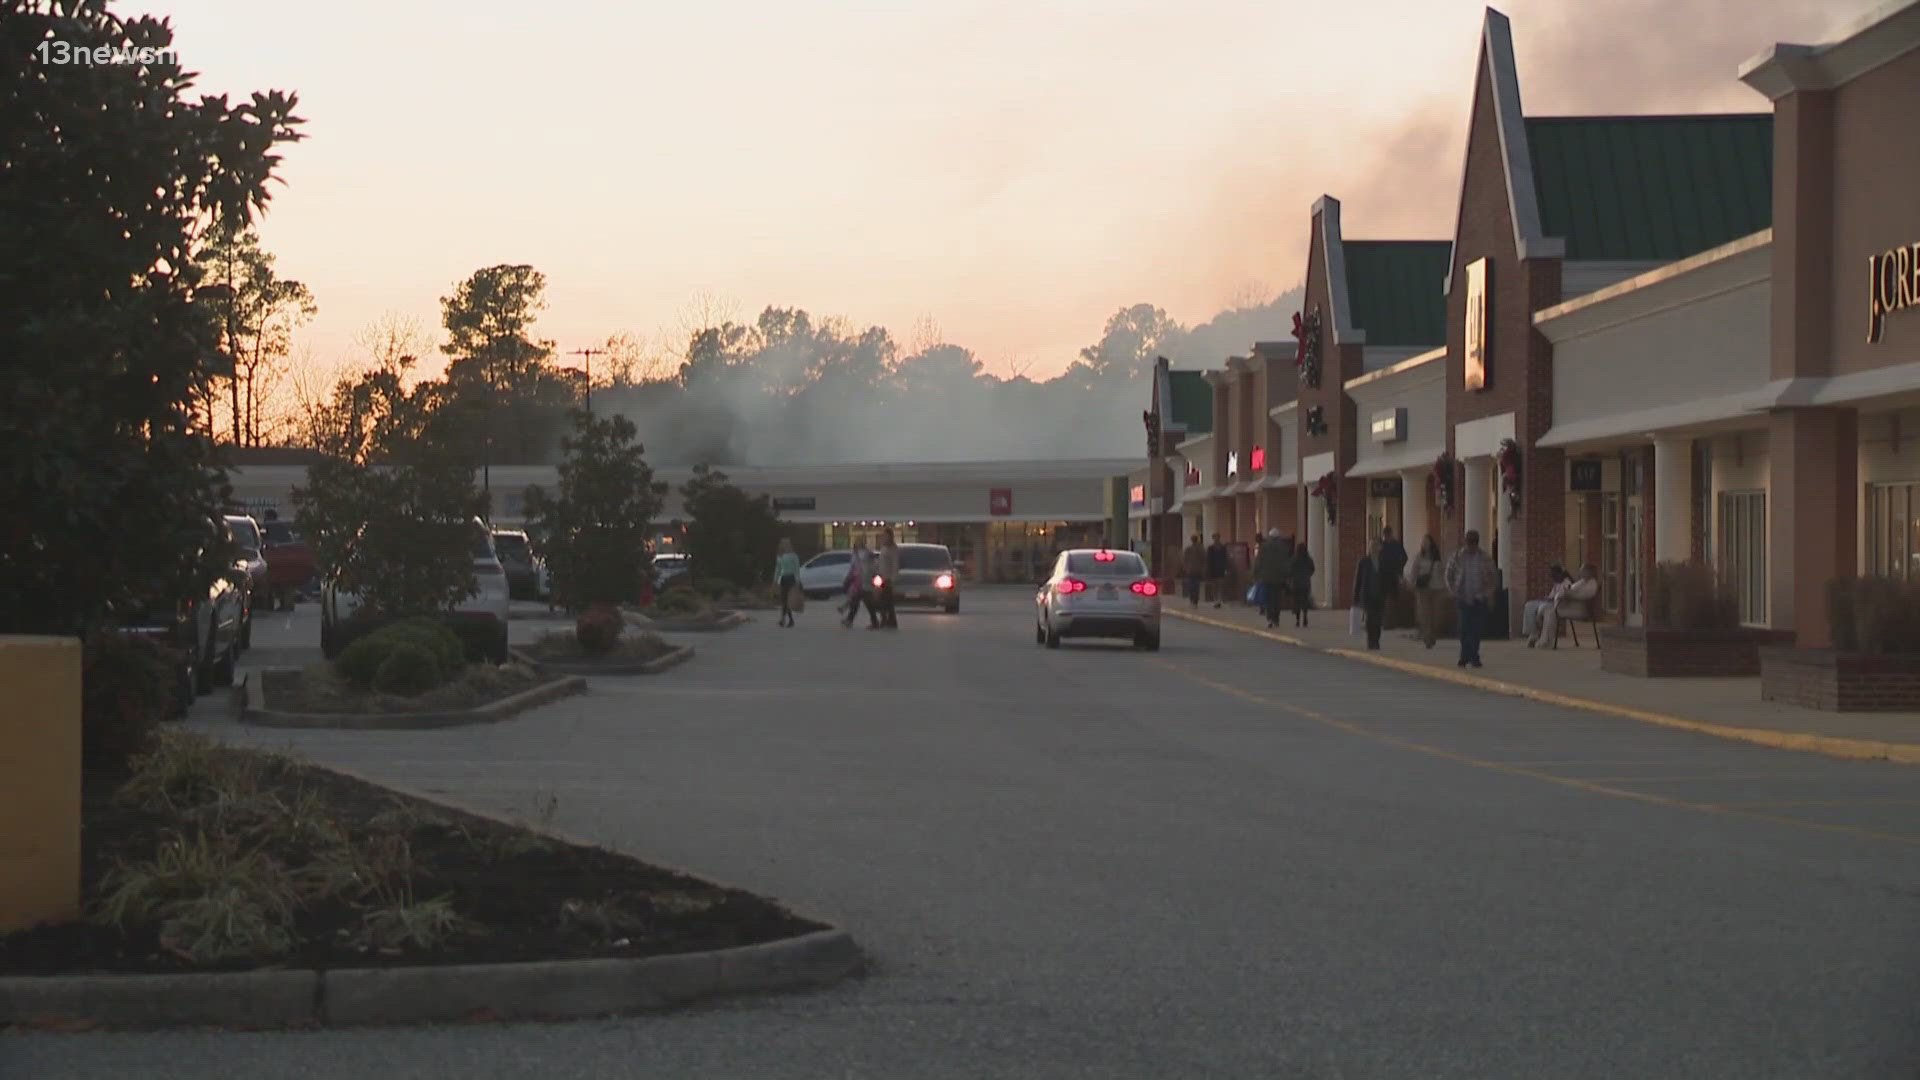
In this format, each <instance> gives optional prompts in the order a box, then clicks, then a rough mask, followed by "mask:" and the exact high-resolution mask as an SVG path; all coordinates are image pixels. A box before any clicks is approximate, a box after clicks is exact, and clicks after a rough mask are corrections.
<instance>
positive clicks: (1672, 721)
mask: <svg viewBox="0 0 1920 1080" xmlns="http://www.w3.org/2000/svg"><path fill="white" fill-rule="evenodd" d="M1163 614H1166V615H1171V616H1173V617H1174V618H1176V619H1184V620H1186V621H1187V622H1192V623H1199V624H1201V625H1203V626H1211V627H1215V628H1217V629H1221V630H1232V631H1235V632H1236V633H1241V634H1248V635H1251V636H1253V637H1259V638H1266V639H1267V640H1269V641H1277V642H1280V643H1281V644H1283V645H1291V646H1293V647H1294V648H1297V649H1305V650H1307V651H1308V652H1317V653H1321V654H1324V655H1326V656H1338V657H1341V658H1343V659H1347V660H1359V661H1362V662H1363V663H1368V664H1373V665H1375V666H1377V667H1385V668H1392V669H1394V670H1395V671H1403V672H1406V673H1407V674H1409V675H1419V676H1421V677H1423V678H1428V679H1437V680H1439V681H1440V682H1449V683H1454V684H1456V685H1459V686H1470V687H1473V688H1474V689H1476V690H1486V691H1490V692H1492V693H1496V694H1506V695H1508V696H1510V697H1522V698H1529V699H1532V700H1534V701H1539V702H1544V703H1546V704H1548V705H1558V706H1560V707H1562V708H1568V709H1583V710H1585V711H1587V712H1596V713H1604V714H1606V715H1608V716H1620V717H1625V718H1626V719H1629V720H1638V721H1640V722H1641V723H1645V724H1655V725H1658V726H1660V727H1667V728H1676V729H1679V730H1681V731H1692V732H1697V733H1699V734H1702V735H1712V736H1715V737H1717V738H1722V739H1731V740H1734V741H1736V742H1745V743H1754V744H1756V745H1759V746H1769V747H1773V748H1774V749H1776V750H1799V751H1802V752H1806V753H1815V754H1825V755H1827V756H1828V757H1837V758H1847V759H1850V760H1855V761H1891V762H1894V763H1896V764H1900V765H1920V745H1916V744H1912V743H1888V742H1876V741H1874V740H1871V739H1850V738H1846V737H1844V736H1839V735H1815V734H1812V733H1810V732H1804V731H1772V730H1768V729H1766V728H1743V727H1736V726H1733V725H1731V724H1715V723H1712V722H1710V721H1706V720H1689V719H1687V718H1686V717H1684V716H1670V715H1668V714H1666V713H1658V712H1653V711H1651V710H1647V709H1636V708H1634V707H1633V706H1631V705H1616V704H1613V703H1611V702H1606V701H1594V700H1593V699H1591V698H1582V697H1575V696H1573V695H1571V694H1561V693H1557V692H1555V691H1552V690H1540V689H1536V688H1534V687H1531V686H1521V685H1519V684H1517V683H1509V682H1502V681H1500V680H1499V679H1491V678H1488V677H1486V676H1484V675H1470V674H1468V673H1466V672H1464V671H1448V670H1446V669H1444V668H1435V667H1429V666H1428V665H1426V664H1416V663H1413V662H1411V661H1408V660H1398V659H1395V658H1393V657H1390V656H1380V655H1378V654H1375V653H1372V652H1367V651H1362V650H1359V649H1330V648H1327V647H1325V646H1322V645H1314V644H1310V643H1308V642H1306V641H1303V640H1301V639H1300V638H1297V637H1293V636H1291V635H1288V634H1280V633H1275V632H1273V631H1271V630H1262V629H1260V628H1259V627H1254V626H1242V625H1240V624H1238V623H1232V622H1228V621H1226V620H1224V619H1215V618H1210V617H1208V616H1205V615H1194V614H1190V613H1188V612H1184V611H1174V610H1171V609H1169V610H1167V611H1165V612H1163Z"/></svg>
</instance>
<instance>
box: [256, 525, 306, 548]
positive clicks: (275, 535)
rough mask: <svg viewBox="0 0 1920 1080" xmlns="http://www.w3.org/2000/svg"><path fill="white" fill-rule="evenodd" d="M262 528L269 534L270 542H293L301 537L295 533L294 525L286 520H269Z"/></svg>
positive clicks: (268, 539) (268, 540)
mask: <svg viewBox="0 0 1920 1080" xmlns="http://www.w3.org/2000/svg"><path fill="white" fill-rule="evenodd" d="M261 529H262V531H264V532H265V533H266V534H267V543H269V544H291V543H295V542H296V541H298V540H299V539H300V538H299V537H298V536H295V535H294V532H293V526H291V525H289V524H287V523H286V522H284V521H269V522H267V523H266V524H265V525H262V526H261Z"/></svg>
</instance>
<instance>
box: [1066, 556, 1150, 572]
mask: <svg viewBox="0 0 1920 1080" xmlns="http://www.w3.org/2000/svg"><path fill="white" fill-rule="evenodd" d="M1146 572H1147V564H1146V563H1145V562H1144V561H1142V560H1141V558H1140V556H1138V555H1135V554H1134V553H1133V552H1131V551H1080V552H1075V553H1073V554H1071V555H1068V556H1067V573H1069V574H1105V575H1108V576H1115V575H1118V576H1120V577H1140V576H1141V575H1143V574H1145V573H1146Z"/></svg>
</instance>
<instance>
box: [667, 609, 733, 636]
mask: <svg viewBox="0 0 1920 1080" xmlns="http://www.w3.org/2000/svg"><path fill="white" fill-rule="evenodd" d="M751 621H753V620H752V617H751V616H749V615H747V614H746V613H745V612H740V611H729V612H727V613H725V614H723V615H721V616H720V617H719V618H717V619H715V620H713V621H712V622H678V621H675V620H672V619H657V620H655V621H654V623H653V625H652V626H651V627H649V629H652V630H655V631H658V632H659V633H663V634H711V633H716V632H718V631H721V630H731V629H733V628H734V627H736V626H741V625H743V624H745V623H748V622H751Z"/></svg>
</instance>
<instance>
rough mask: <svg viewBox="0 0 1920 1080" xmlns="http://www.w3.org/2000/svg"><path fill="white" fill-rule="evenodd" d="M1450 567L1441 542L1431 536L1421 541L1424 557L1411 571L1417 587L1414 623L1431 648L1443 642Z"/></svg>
mask: <svg viewBox="0 0 1920 1080" xmlns="http://www.w3.org/2000/svg"><path fill="white" fill-rule="evenodd" d="M1446 572H1447V564H1446V562H1445V560H1443V559H1441V557H1440V542H1439V541H1438V540H1435V539H1434V538H1433V534H1432V533H1428V534H1427V535H1426V538H1425V539H1423V540H1421V541H1420V554H1419V555H1418V556H1416V557H1415V558H1414V560H1413V565H1412V566H1410V567H1408V568H1407V577H1408V578H1409V579H1410V580H1411V581H1412V584H1413V622H1414V625H1415V626H1416V627H1418V628H1419V630H1420V642H1421V644H1423V645H1425V646H1426V647H1427V648H1429V649H1431V648H1433V643H1434V642H1435V641H1437V640H1439V638H1440V604H1441V602H1442V600H1443V599H1444V597H1445V595H1446V584H1447V582H1446Z"/></svg>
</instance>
